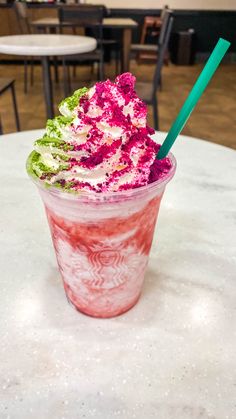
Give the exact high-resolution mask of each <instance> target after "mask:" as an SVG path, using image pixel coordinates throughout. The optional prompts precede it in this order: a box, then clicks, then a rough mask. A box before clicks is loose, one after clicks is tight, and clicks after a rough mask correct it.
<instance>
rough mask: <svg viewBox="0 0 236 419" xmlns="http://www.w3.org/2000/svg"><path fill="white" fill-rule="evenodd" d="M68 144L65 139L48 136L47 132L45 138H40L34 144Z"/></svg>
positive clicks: (57, 145) (56, 145)
mask: <svg viewBox="0 0 236 419" xmlns="http://www.w3.org/2000/svg"><path fill="white" fill-rule="evenodd" d="M64 144H66V143H65V142H64V141H62V140H60V139H59V138H56V137H54V138H51V137H48V136H47V134H44V136H43V138H39V139H38V140H36V141H35V143H34V145H35V146H37V145H39V146H46V147H48V146H50V145H51V146H55V147H59V146H60V145H64Z"/></svg>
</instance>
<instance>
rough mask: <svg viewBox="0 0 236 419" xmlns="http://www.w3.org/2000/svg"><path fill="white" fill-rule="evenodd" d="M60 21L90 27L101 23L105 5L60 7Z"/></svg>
mask: <svg viewBox="0 0 236 419" xmlns="http://www.w3.org/2000/svg"><path fill="white" fill-rule="evenodd" d="M58 15H59V21H60V23H61V24H63V23H71V24H72V25H74V26H78V27H79V26H80V27H89V26H95V25H101V24H102V20H103V16H104V7H103V6H99V5H92V4H78V5H66V6H60V7H59V8H58Z"/></svg>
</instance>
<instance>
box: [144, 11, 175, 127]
mask: <svg viewBox="0 0 236 419" xmlns="http://www.w3.org/2000/svg"><path fill="white" fill-rule="evenodd" d="M173 20H174V18H173V16H172V14H171V13H168V14H166V16H165V18H164V21H163V25H162V30H161V33H160V36H159V41H158V57H157V61H156V68H155V71H154V76H153V80H152V82H150V83H148V82H138V83H136V91H137V94H138V95H139V97H141V99H143V100H144V102H146V103H147V104H148V105H152V108H153V118H154V128H155V130H158V129H159V121H158V101H157V89H158V87H159V85H160V80H161V70H162V67H163V62H164V56H165V52H166V49H167V47H168V43H169V39H170V34H171V29H172V25H173ZM163 28H165V31H164V30H163Z"/></svg>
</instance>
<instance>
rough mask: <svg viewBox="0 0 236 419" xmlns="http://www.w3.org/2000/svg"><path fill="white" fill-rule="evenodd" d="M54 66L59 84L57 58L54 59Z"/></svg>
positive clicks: (55, 76)
mask: <svg viewBox="0 0 236 419" xmlns="http://www.w3.org/2000/svg"><path fill="white" fill-rule="evenodd" d="M53 66H54V78H55V82H56V83H58V82H59V75H58V59H57V57H53Z"/></svg>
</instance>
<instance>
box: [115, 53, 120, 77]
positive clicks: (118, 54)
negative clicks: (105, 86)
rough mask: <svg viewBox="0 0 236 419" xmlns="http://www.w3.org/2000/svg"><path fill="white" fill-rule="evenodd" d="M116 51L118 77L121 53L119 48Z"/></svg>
mask: <svg viewBox="0 0 236 419" xmlns="http://www.w3.org/2000/svg"><path fill="white" fill-rule="evenodd" d="M115 51H116V55H115V60H116V76H117V75H118V74H119V64H120V53H119V50H118V48H117V49H116V50H115Z"/></svg>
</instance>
